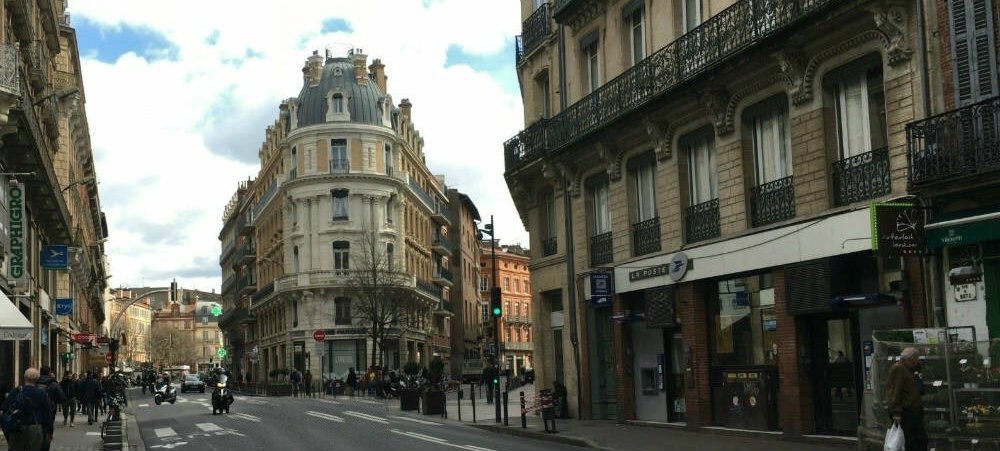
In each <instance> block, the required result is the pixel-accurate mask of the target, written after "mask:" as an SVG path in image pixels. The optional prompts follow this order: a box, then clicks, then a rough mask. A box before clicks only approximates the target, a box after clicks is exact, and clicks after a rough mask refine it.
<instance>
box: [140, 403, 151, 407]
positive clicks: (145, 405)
mask: <svg viewBox="0 0 1000 451" xmlns="http://www.w3.org/2000/svg"><path fill="white" fill-rule="evenodd" d="M139 407H149V404H148V403H147V404H139Z"/></svg>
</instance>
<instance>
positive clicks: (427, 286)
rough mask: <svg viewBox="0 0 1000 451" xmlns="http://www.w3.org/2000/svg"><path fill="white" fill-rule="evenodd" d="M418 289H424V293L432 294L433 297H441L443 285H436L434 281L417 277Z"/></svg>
mask: <svg viewBox="0 0 1000 451" xmlns="http://www.w3.org/2000/svg"><path fill="white" fill-rule="evenodd" d="M417 289H418V290H420V291H423V292H424V293H427V294H430V295H431V297H435V298H440V297H441V287H439V286H437V285H435V284H434V283H433V282H428V281H426V280H420V279H417Z"/></svg>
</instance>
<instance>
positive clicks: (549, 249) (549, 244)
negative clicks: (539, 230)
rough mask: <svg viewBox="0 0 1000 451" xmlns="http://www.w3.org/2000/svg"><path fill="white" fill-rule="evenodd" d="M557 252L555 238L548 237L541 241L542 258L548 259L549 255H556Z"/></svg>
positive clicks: (557, 246)
mask: <svg viewBox="0 0 1000 451" xmlns="http://www.w3.org/2000/svg"><path fill="white" fill-rule="evenodd" d="M556 252H559V245H558V244H557V243H556V237H554V236H553V237H549V238H544V239H542V256H543V257H548V256H549V255H556Z"/></svg>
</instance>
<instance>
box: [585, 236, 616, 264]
mask: <svg viewBox="0 0 1000 451" xmlns="http://www.w3.org/2000/svg"><path fill="white" fill-rule="evenodd" d="M611 245H612V241H611V232H605V233H601V234H597V235H594V236H592V237H590V266H591V267H592V268H596V267H598V266H601V265H606V264H608V263H611V261H612V260H613V259H614V257H613V255H614V253H613V251H612V248H611Z"/></svg>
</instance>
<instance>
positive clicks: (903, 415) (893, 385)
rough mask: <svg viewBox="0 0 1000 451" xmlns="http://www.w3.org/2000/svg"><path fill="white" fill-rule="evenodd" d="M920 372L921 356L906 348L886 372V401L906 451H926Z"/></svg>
mask: <svg viewBox="0 0 1000 451" xmlns="http://www.w3.org/2000/svg"><path fill="white" fill-rule="evenodd" d="M919 370H920V352H919V351H917V349H916V348H912V347H911V348H906V349H904V350H903V352H902V353H900V355H899V361H898V362H896V364H895V365H893V366H892V368H891V369H889V378H888V381H886V401H887V403H888V407H889V415H890V416H891V417H892V421H894V422H896V423H898V424H899V427H901V428H903V439H904V440H905V441H906V451H927V431H926V430H924V408H923V405H922V404H921V400H920V389H919V386H918V384H917V382H918V381H917V376H916V375H914V373H915V372H917V371H919Z"/></svg>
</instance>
